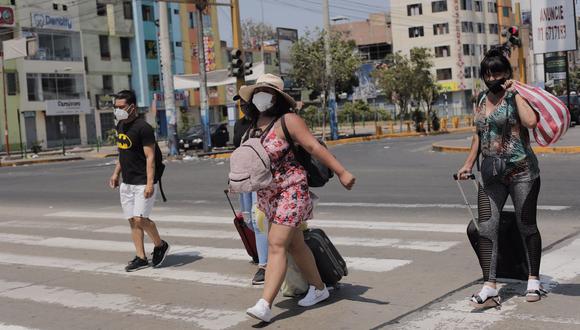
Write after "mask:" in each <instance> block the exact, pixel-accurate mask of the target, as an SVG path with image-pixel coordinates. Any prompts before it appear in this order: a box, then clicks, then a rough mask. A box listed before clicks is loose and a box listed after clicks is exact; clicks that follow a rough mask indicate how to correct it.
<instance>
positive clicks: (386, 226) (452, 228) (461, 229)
mask: <svg viewBox="0 0 580 330" xmlns="http://www.w3.org/2000/svg"><path fill="white" fill-rule="evenodd" d="M46 216H48V217H59V218H75V219H78V218H94V219H123V215H122V214H120V213H106V212H85V211H80V212H79V211H64V212H57V213H51V214H47V215H46ZM152 219H153V220H154V221H158V222H175V223H199V224H232V223H233V220H232V218H227V217H214V216H184V215H157V216H154V217H152ZM308 223H309V224H316V225H318V226H320V227H322V228H348V229H369V230H400V231H421V232H435V233H461V234H465V230H466V228H467V224H445V223H418V222H387V221H380V220H377V221H352V220H317V219H313V220H309V221H308Z"/></svg>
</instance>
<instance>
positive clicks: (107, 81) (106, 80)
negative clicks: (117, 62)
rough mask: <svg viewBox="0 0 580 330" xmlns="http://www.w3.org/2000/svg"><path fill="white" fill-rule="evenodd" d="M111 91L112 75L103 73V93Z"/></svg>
mask: <svg viewBox="0 0 580 330" xmlns="http://www.w3.org/2000/svg"><path fill="white" fill-rule="evenodd" d="M112 92H113V76H111V75H110V74H105V75H103V93H112Z"/></svg>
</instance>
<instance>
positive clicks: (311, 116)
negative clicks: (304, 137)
mask: <svg viewBox="0 0 580 330" xmlns="http://www.w3.org/2000/svg"><path fill="white" fill-rule="evenodd" d="M300 117H302V118H303V119H304V121H305V122H306V124H307V125H308V126H309V127H310V129H311V130H314V128H315V127H316V122H317V119H318V108H317V107H315V106H313V105H310V106H308V107H307V108H306V109H304V110H301V111H300Z"/></svg>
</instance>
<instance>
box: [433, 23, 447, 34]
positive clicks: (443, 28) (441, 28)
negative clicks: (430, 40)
mask: <svg viewBox="0 0 580 330" xmlns="http://www.w3.org/2000/svg"><path fill="white" fill-rule="evenodd" d="M433 34H434V35H436V36H438V35H442V34H449V23H441V24H433Z"/></svg>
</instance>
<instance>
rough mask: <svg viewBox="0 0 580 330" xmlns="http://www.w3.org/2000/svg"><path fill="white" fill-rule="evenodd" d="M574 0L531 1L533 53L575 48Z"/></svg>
mask: <svg viewBox="0 0 580 330" xmlns="http://www.w3.org/2000/svg"><path fill="white" fill-rule="evenodd" d="M574 7H575V6H574V0H535V1H532V26H533V28H534V30H533V33H532V34H533V38H534V54H544V53H550V52H563V51H568V50H576V49H577V45H576V14H575V12H574V11H575V8H574Z"/></svg>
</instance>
